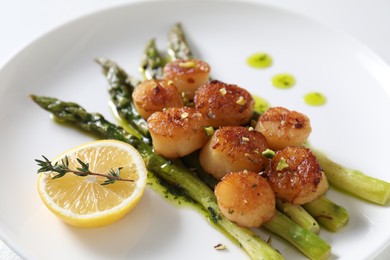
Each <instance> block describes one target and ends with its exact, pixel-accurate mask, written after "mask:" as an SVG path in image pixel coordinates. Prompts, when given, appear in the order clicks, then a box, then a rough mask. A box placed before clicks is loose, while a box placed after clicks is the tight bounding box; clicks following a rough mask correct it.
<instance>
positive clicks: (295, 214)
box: [276, 199, 320, 234]
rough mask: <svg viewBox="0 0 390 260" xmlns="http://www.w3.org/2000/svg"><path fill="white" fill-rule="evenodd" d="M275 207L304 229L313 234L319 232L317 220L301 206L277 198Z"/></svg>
mask: <svg viewBox="0 0 390 260" xmlns="http://www.w3.org/2000/svg"><path fill="white" fill-rule="evenodd" d="M313 204H315V203H313ZM276 208H277V209H278V210H279V211H280V212H282V213H284V214H285V215H286V216H288V217H289V218H290V219H291V220H292V221H294V222H295V223H297V224H298V225H300V226H301V227H303V228H304V229H307V230H309V231H311V232H313V233H315V234H318V233H319V232H320V225H319V224H318V222H317V221H316V220H315V218H313V216H312V215H311V214H310V212H307V211H306V210H305V209H304V208H303V207H302V206H300V205H293V204H291V203H288V202H284V201H281V200H279V199H277V200H276Z"/></svg>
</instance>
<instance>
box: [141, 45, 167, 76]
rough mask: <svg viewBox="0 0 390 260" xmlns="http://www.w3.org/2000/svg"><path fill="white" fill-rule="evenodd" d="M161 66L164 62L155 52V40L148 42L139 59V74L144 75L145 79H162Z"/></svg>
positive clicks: (156, 51)
mask: <svg viewBox="0 0 390 260" xmlns="http://www.w3.org/2000/svg"><path fill="white" fill-rule="evenodd" d="M163 65H164V62H163V59H162V57H161V55H160V54H159V52H158V50H157V46H156V40H155V39H151V40H149V41H148V43H147V44H146V46H145V50H144V53H143V55H142V58H141V64H140V67H139V69H140V71H141V73H142V74H143V75H144V78H145V79H158V80H159V79H162V78H163Z"/></svg>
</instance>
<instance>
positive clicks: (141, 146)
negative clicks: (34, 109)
mask: <svg viewBox="0 0 390 260" xmlns="http://www.w3.org/2000/svg"><path fill="white" fill-rule="evenodd" d="M31 98H32V99H33V101H34V102H35V103H37V104H38V105H39V106H40V107H42V108H43V109H45V110H47V111H49V112H51V113H52V114H53V115H54V116H55V117H57V118H58V119H60V120H61V121H64V122H69V123H72V124H73V125H75V126H77V127H78V128H80V129H83V130H85V131H88V132H92V133H94V134H97V135H99V136H100V137H103V138H108V139H116V140H120V141H123V142H128V143H129V144H131V145H132V146H134V148H136V149H137V150H138V151H139V152H140V154H141V156H142V158H143V159H144V161H145V164H146V167H147V169H148V170H149V171H152V172H155V173H156V174H157V175H158V176H160V177H161V178H163V179H164V180H167V181H168V182H170V183H172V184H174V185H178V186H180V187H182V188H183V189H184V190H185V192H186V193H187V194H188V195H189V196H190V197H191V198H192V199H194V200H195V201H196V202H198V203H199V204H200V205H201V206H202V207H203V208H204V209H205V210H206V211H208V212H209V214H211V216H213V218H212V220H213V221H214V224H215V225H217V226H218V227H220V228H221V229H222V230H224V231H225V232H227V234H229V235H230V236H231V237H232V238H234V239H235V240H236V241H237V242H238V243H239V244H240V246H242V247H243V248H244V249H245V251H246V252H247V253H248V254H249V256H250V257H251V258H253V259H283V257H282V256H281V255H280V254H279V253H278V252H277V251H276V250H274V249H273V248H272V247H271V246H270V245H268V244H267V243H266V242H265V241H263V240H262V239H261V238H260V237H258V236H257V235H256V234H255V233H253V232H252V231H251V230H250V229H247V228H243V227H239V226H237V225H236V224H234V223H232V222H230V221H229V220H227V219H226V218H225V217H224V216H223V215H222V214H221V213H220V211H219V208H218V205H217V202H216V198H215V196H214V193H213V192H212V190H211V189H209V188H208V186H207V185H206V184H204V183H203V182H202V181H201V180H199V179H198V178H197V177H196V176H195V175H193V174H192V172H190V171H189V170H188V169H186V168H183V167H180V166H177V165H175V164H174V163H172V162H170V161H167V160H166V159H164V158H162V157H161V156H158V155H157V154H155V153H154V152H153V150H152V147H150V145H148V144H147V143H145V142H144V141H142V140H141V139H139V138H137V137H135V136H133V135H131V134H130V133H128V132H126V131H125V130H124V129H123V128H122V127H120V126H116V125H115V124H112V123H110V122H109V121H107V120H106V119H105V118H104V117H103V116H102V115H101V114H98V113H88V112H87V111H86V110H85V109H84V108H82V107H81V106H79V105H78V104H76V103H72V102H63V101H60V100H58V99H55V98H51V97H41V96H35V95H32V96H31Z"/></svg>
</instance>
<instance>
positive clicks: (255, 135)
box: [199, 126, 268, 180]
mask: <svg viewBox="0 0 390 260" xmlns="http://www.w3.org/2000/svg"><path fill="white" fill-rule="evenodd" d="M267 148H268V144H267V140H266V139H265V138H264V136H263V135H262V134H261V133H260V132H257V131H255V130H253V129H248V128H246V127H243V126H224V127H221V128H219V129H217V130H216V131H215V133H214V134H213V136H212V137H211V139H210V140H209V141H208V142H207V144H206V145H205V146H204V147H203V148H202V149H201V151H200V154H199V162H200V164H201V166H202V168H203V169H204V170H205V171H206V172H208V173H210V174H211V175H213V176H214V178H216V179H218V180H219V179H221V178H222V177H223V176H224V175H225V174H227V173H229V172H234V171H243V170H248V171H254V172H260V171H262V170H263V169H264V168H265V166H266V163H267V158H265V157H264V156H263V155H262V152H263V151H264V150H266V149H267Z"/></svg>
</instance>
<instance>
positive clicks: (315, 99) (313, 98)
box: [303, 92, 326, 106]
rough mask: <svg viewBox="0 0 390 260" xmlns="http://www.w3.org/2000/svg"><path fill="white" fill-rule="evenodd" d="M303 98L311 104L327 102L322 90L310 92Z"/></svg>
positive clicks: (317, 104) (318, 104)
mask: <svg viewBox="0 0 390 260" xmlns="http://www.w3.org/2000/svg"><path fill="white" fill-rule="evenodd" d="M303 100H304V101H305V103H306V104H307V105H309V106H322V105H325V103H326V97H325V96H324V95H323V94H322V93H320V92H309V93H307V94H306V95H305V96H304V97H303Z"/></svg>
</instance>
